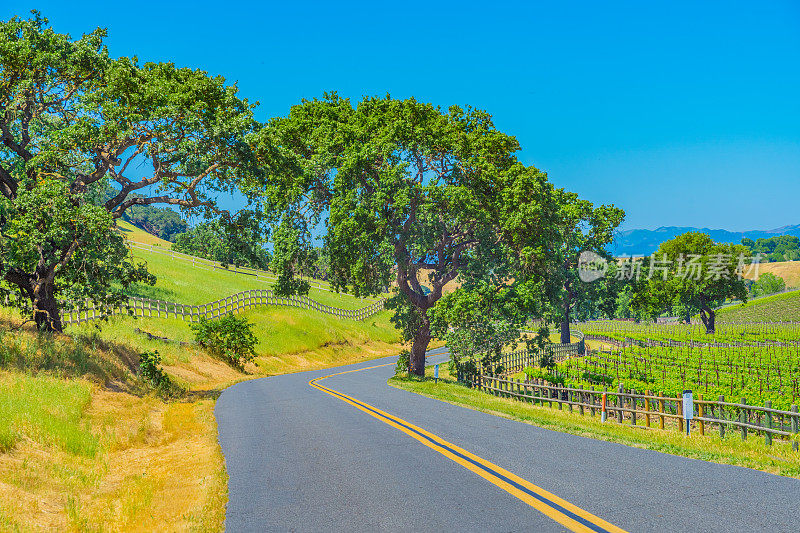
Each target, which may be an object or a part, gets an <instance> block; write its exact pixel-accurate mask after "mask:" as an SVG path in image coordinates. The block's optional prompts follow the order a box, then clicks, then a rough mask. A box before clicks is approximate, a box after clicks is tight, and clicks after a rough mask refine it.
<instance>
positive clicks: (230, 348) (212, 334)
mask: <svg viewBox="0 0 800 533" xmlns="http://www.w3.org/2000/svg"><path fill="white" fill-rule="evenodd" d="M190 327H191V328H192V331H194V333H195V339H196V340H197V342H198V343H199V344H200V346H202V347H203V348H206V349H207V350H208V351H209V352H210V353H211V354H212V355H215V356H217V357H221V358H222V359H224V360H225V361H227V362H228V363H229V364H230V365H232V366H234V367H235V368H237V369H239V370H243V369H244V365H245V364H246V363H248V362H250V361H252V360H253V358H254V357H255V355H256V352H255V346H256V344H258V340H257V339H256V336H255V335H253V324H251V323H250V322H248V321H247V319H246V318H244V317H242V318H239V317H237V316H234V315H226V316H224V317H222V318H216V319H214V320H207V319H205V318H200V322H199V323H197V324H192V325H191V326H190Z"/></svg>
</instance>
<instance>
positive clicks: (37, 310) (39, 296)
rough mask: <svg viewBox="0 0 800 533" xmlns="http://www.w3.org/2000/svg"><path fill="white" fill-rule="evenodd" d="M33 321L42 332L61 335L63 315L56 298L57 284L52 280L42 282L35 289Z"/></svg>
mask: <svg viewBox="0 0 800 533" xmlns="http://www.w3.org/2000/svg"><path fill="white" fill-rule="evenodd" d="M31 303H32V304H33V319H34V320H35V321H36V326H37V327H38V328H39V330H40V331H56V332H58V333H61V332H62V331H63V329H64V328H63V325H62V324H61V313H60V312H59V309H58V300H57V299H56V296H55V283H54V282H53V281H52V280H49V279H44V280H40V281H39V282H38V283H37V284H36V285H35V286H34V288H33V298H32V302H31Z"/></svg>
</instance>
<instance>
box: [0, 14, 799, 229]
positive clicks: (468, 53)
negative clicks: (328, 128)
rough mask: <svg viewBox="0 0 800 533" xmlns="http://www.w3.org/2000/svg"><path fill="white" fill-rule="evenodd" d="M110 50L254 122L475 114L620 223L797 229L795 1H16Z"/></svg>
mask: <svg viewBox="0 0 800 533" xmlns="http://www.w3.org/2000/svg"><path fill="white" fill-rule="evenodd" d="M31 8H36V9H39V10H40V11H42V12H43V14H44V15H45V16H46V17H48V18H49V19H50V22H51V25H52V26H53V27H54V29H56V30H57V31H60V32H66V33H71V34H72V35H73V36H77V35H79V34H80V33H82V32H85V31H90V30H91V29H93V28H94V27H96V26H105V27H107V28H108V29H109V32H110V36H109V39H108V41H107V42H108V45H109V48H110V51H111V53H112V54H113V55H115V56H118V55H138V56H139V58H140V59H141V60H146V61H149V60H153V61H163V60H172V61H174V62H175V63H177V64H178V65H181V66H191V67H197V68H202V69H204V70H207V71H209V72H211V73H213V74H221V75H223V76H225V77H226V78H227V79H229V80H230V81H238V85H239V88H240V90H241V94H242V95H243V96H245V97H247V98H249V99H251V100H258V101H259V102H260V104H261V105H260V106H259V108H258V115H259V117H260V118H261V119H263V120H266V119H267V118H269V117H271V116H276V115H284V114H286V113H287V111H288V109H289V107H290V106H291V105H293V104H295V103H298V102H299V101H300V99H301V98H312V97H315V96H321V94H322V93H323V91H331V90H336V91H338V92H339V94H341V95H343V96H348V97H351V98H355V99H358V98H360V97H361V96H362V95H375V94H378V95H383V94H386V93H387V92H388V93H390V94H392V95H393V96H395V97H401V98H404V97H409V96H415V97H416V98H417V99H419V100H424V101H430V102H433V103H436V104H440V105H443V106H447V105H450V104H460V105H465V104H468V105H472V106H474V107H479V108H483V109H486V110H487V111H489V112H490V113H491V114H492V115H493V116H494V119H495V123H496V125H497V126H498V127H499V128H500V129H501V130H503V131H505V132H507V133H510V134H512V135H515V136H516V137H517V138H518V139H519V141H520V143H521V144H522V147H523V151H522V153H521V159H522V160H523V161H524V162H525V163H528V164H534V165H536V166H537V167H539V168H541V169H543V170H545V171H547V172H548V174H549V176H550V179H551V180H552V181H553V182H554V183H556V184H557V185H558V186H562V187H566V188H568V189H570V190H574V191H576V192H578V193H579V194H581V195H582V196H584V197H585V198H587V199H589V200H592V201H594V202H597V203H614V204H616V205H618V206H620V207H622V208H624V209H625V210H626V212H627V221H626V223H625V225H624V228H626V229H631V228H655V227H658V226H666V225H680V226H684V225H685V226H700V227H712V228H725V229H730V230H745V229H767V228H773V227H777V226H782V225H785V224H800V209H798V199H800V2H791V1H789V2H778V1H775V2H772V1H770V2H749V3H739V2H732V1H727V2H698V1H695V2H685V3H684V2H676V1H670V2H641V1H636V2H621V1H619V2H597V1H595V2H552V1H550V2H525V3H505V2H476V3H471V2H467V1H461V2H453V3H436V2H430V1H429V2H423V3H415V2H395V3H377V2H364V3H347V2H338V3H337V2H324V3H314V2H307V3H299V2H294V3H290V2H280V3H274V4H273V3H269V2H257V3H256V2H253V3H250V2H242V1H240V2H227V3H220V2H213V3H212V2H208V3H205V2H199V1H198V2H195V1H193V2H153V3H150V2H136V3H116V4H115V3H108V2H102V3H100V2H78V3H74V2H36V3H31V2H16V1H14V0H11V1H5V2H3V5H2V6H0V18H2V19H7V18H9V17H10V16H12V15H15V14H17V15H25V14H26V13H27V12H28V11H29V10H30V9H31Z"/></svg>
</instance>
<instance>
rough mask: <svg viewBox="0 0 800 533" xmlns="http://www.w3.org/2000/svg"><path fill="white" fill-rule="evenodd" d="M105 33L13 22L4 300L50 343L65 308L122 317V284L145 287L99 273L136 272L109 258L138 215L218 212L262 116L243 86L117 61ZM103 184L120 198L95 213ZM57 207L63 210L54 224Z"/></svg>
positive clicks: (5, 91) (5, 56) (5, 28)
mask: <svg viewBox="0 0 800 533" xmlns="http://www.w3.org/2000/svg"><path fill="white" fill-rule="evenodd" d="M105 34H106V32H105V30H102V29H97V30H95V31H93V32H92V33H89V34H86V35H83V36H82V37H80V38H78V39H73V38H71V37H70V36H69V35H65V34H60V33H56V32H55V31H53V30H52V29H51V28H49V27H48V24H47V20H46V19H44V18H42V17H41V16H40V15H39V14H38V13H35V12H34V14H33V16H32V17H31V18H30V19H27V20H23V19H19V18H12V19H10V20H8V21H6V22H3V23H0V136H1V139H0V141H1V142H0V197H2V205H1V206H0V250H1V251H2V256H0V278H2V283H0V289H2V290H4V291H5V292H9V291H12V292H13V293H14V295H16V296H18V297H20V298H21V299H20V300H18V301H22V300H23V299H25V300H27V302H28V304H27V306H28V307H29V308H30V310H31V312H32V316H33V318H34V319H35V321H36V323H37V325H39V326H40V327H41V328H44V329H47V330H55V331H60V330H61V329H62V323H61V318H60V313H59V303H58V300H59V298H61V297H64V296H67V297H70V298H72V297H75V296H81V297H83V298H88V299H90V300H94V302H95V304H97V305H99V306H107V305H109V304H110V305H113V304H114V303H115V301H116V300H119V299H120V298H121V297H122V296H121V293H120V288H119V286H118V284H117V283H116V282H117V281H119V282H121V283H123V284H124V283H129V282H131V281H132V278H131V277H130V275H133V276H134V277H135V276H136V274H135V272H139V274H142V272H141V269H138V270H137V268H138V267H135V266H130V267H129V268H125V270H126V272H128V273H129V274H130V275H125V276H122V277H118V278H119V279H114V277H112V278H110V279H109V278H107V279H105V280H103V279H102V277H103V276H106V275H107V274H110V273H113V272H112V271H113V269H111V270H103V269H102V268H99V269H95V267H97V266H98V265H103V264H104V261H111V262H114V263H115V264H120V261H122V262H126V261H127V262H128V263H130V261H129V260H128V259H127V258H126V254H125V253H124V250H123V249H117V250H115V252H114V253H112V254H110V255H107V252H108V250H106V249H104V247H103V246H104V245H107V244H108V243H109V242H113V239H111V240H108V239H104V238H105V237H108V236H109V235H110V227H111V226H112V223H113V220H116V219H118V218H120V217H122V215H123V214H124V213H125V211H126V210H127V209H129V208H131V207H132V206H137V205H139V206H141V205H152V204H166V205H172V206H177V207H179V208H181V209H192V210H201V211H205V212H212V211H214V209H215V203H214V198H215V197H216V195H217V194H218V193H219V192H220V191H229V190H232V189H233V187H234V186H235V184H236V183H237V181H239V180H244V179H246V177H247V176H249V175H251V174H250V173H249V172H251V171H252V166H251V165H249V162H250V160H251V159H250V156H249V153H250V152H249V145H248V143H247V142H246V139H245V137H246V135H247V134H248V133H249V132H251V131H253V130H254V129H255V123H254V120H253V118H252V106H251V105H250V104H249V103H248V102H247V101H246V100H243V99H240V98H239V97H238V96H237V94H236V93H237V90H236V87H235V86H230V85H227V84H226V83H225V80H224V79H223V78H221V77H214V76H209V75H208V74H207V73H205V72H203V71H200V70H192V69H188V68H179V67H176V66H175V65H173V64H171V63H145V64H139V62H138V61H137V60H136V59H135V58H133V59H130V58H125V57H122V58H118V59H113V58H111V57H109V54H108V51H107V50H106V48H105V46H104V44H103V39H104V37H105ZM102 182H107V183H110V184H111V185H112V187H113V188H114V194H113V195H112V196H111V197H110V198H108V200H107V201H105V202H104V203H103V204H102V205H101V206H94V205H91V202H90V201H88V198H87V196H86V195H87V193H88V192H89V191H90V189H91V188H92V187H93V186H94V185H96V184H99V183H102ZM45 197H46V198H48V199H49V201H50V204H37V202H38V200H37V199H38V198H45ZM45 206H52V209H56V210H57V211H55V212H54V213H52V215H53V217H54V218H53V219H52V220H47V219H46V217H47V216H48V214H49V212H48V211H47V210H45ZM37 209H38V211H37ZM48 209H49V208H48ZM43 217H45V220H41V219H42V218H43ZM56 220H57V223H56ZM119 242H121V241H119ZM87 254H88V255H87ZM119 274H120V275H121V274H122V272H119ZM126 276H127V277H126ZM140 277H141V276H140ZM79 280H80V281H79ZM97 284H100V285H102V287H99V286H98V288H99V289H102V290H98V291H93V290H90V289H92V287H93V286H95V285H97ZM68 288H70V290H67V289H68ZM112 294H113V295H114V296H113V298H110V295H112ZM109 298H110V299H109Z"/></svg>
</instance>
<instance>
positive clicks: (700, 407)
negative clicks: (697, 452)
mask: <svg viewBox="0 0 800 533" xmlns="http://www.w3.org/2000/svg"><path fill="white" fill-rule="evenodd" d="M699 396H700V402H699V403H698V404H697V417H698V418H703V416H704V415H705V410H704V409H703V407H704V405H703V395H702V394H700V395H699ZM697 422H698V427H699V429H700V434H701V435H705V434H706V424H705V422H703V421H702V420H698V421H697Z"/></svg>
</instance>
